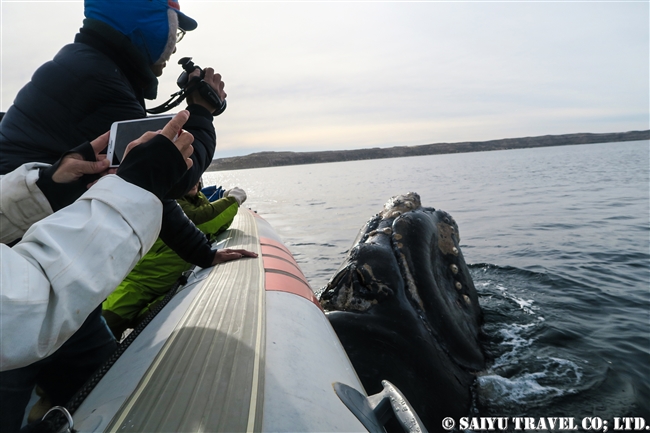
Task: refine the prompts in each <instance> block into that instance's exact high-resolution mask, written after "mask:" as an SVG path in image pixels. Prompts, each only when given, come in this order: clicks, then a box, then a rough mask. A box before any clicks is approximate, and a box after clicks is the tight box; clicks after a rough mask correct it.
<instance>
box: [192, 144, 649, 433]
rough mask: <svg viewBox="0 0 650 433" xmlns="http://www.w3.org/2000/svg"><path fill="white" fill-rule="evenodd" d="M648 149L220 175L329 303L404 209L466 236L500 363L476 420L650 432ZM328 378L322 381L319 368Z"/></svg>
mask: <svg viewBox="0 0 650 433" xmlns="http://www.w3.org/2000/svg"><path fill="white" fill-rule="evenodd" d="M649 148H650V143H649V142H648V141H637V142H624V143H605V144H589V145H577V146H562V147H547V148H535V149H522V150H505V151H492V152H479V153H465V154H450V155H432V156H420V157H411V158H397V159H383V160H372V161H353V162H341V163H332V164H318V165H303V166H289V167H274V168H263V169H250V170H239V171H225V172H219V173H217V172H211V173H206V174H205V175H204V180H205V181H206V184H217V185H223V186H224V187H226V188H230V187H233V186H239V187H241V188H244V189H245V190H246V192H247V194H248V200H247V202H246V203H245V206H247V207H249V208H251V209H253V210H256V211H257V212H258V213H259V214H260V215H262V216H263V217H264V218H265V219H266V220H267V221H269V222H270V223H271V224H272V225H273V226H274V227H275V229H276V230H277V232H278V233H279V234H280V236H281V237H282V238H283V239H284V241H285V242H286V244H287V246H288V247H289V249H290V250H291V251H292V252H293V254H294V256H295V258H296V260H297V261H298V263H299V264H300V266H301V268H302V270H303V272H304V273H305V275H306V276H307V278H308V280H309V281H310V283H311V285H312V288H313V289H314V291H315V292H316V293H317V294H320V292H321V291H322V288H323V287H324V286H325V285H326V284H327V281H328V280H329V278H330V277H332V276H333V275H334V273H335V272H336V270H337V269H338V267H339V266H340V265H341V264H342V263H343V260H344V258H345V255H346V253H347V251H348V249H349V248H350V247H351V246H352V242H353V240H354V238H355V237H356V234H357V232H358V230H359V229H360V228H361V227H362V226H363V224H364V223H365V222H366V221H367V220H368V219H369V218H370V217H372V216H373V215H375V214H376V213H377V212H379V211H380V210H381V209H382V206H383V204H384V203H385V202H386V201H387V200H388V199H389V198H390V197H391V196H394V195H398V194H403V193H406V192H408V191H415V192H417V193H419V194H420V196H421V198H422V204H423V205H424V206H430V207H435V208H437V209H443V210H445V211H447V212H449V213H450V214H451V215H452V216H453V217H454V219H455V220H456V221H457V223H458V226H459V229H460V235H461V249H462V252H463V255H464V257H465V260H466V261H467V263H468V265H469V266H470V270H471V273H472V278H473V279H474V284H475V286H476V288H477V290H478V292H479V300H480V303H481V306H482V308H483V310H484V313H485V325H484V331H485V333H486V335H487V346H486V351H487V353H488V354H489V355H490V357H491V358H492V361H491V362H490V364H489V366H488V368H487V369H486V370H485V371H483V372H481V373H480V375H479V377H478V382H477V401H478V404H477V413H475V414H473V415H474V416H506V417H515V416H529V417H549V416H565V417H574V418H575V419H576V422H577V423H580V421H581V420H582V419H583V418H584V417H600V418H601V419H603V420H609V426H610V430H611V429H612V419H613V418H614V417H625V416H633V417H644V418H645V422H646V423H648V424H650V179H649V174H650V156H649ZM314 368H318V366H314Z"/></svg>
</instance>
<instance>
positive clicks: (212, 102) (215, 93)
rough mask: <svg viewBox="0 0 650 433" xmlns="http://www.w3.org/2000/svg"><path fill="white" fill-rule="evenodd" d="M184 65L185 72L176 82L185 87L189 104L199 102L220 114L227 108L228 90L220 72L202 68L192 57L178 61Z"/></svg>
mask: <svg viewBox="0 0 650 433" xmlns="http://www.w3.org/2000/svg"><path fill="white" fill-rule="evenodd" d="M178 64H179V65H182V66H183V69H184V71H183V73H181V75H180V76H179V77H178V80H177V81H176V84H178V87H180V88H181V89H185V92H186V94H187V102H188V104H199V105H201V106H203V107H205V108H206V109H208V110H209V111H210V112H211V113H212V114H213V115H214V116H218V115H219V114H221V113H223V112H224V110H225V109H226V96H227V95H226V92H225V91H224V90H223V89H224V86H225V84H224V82H223V81H222V79H221V75H220V74H216V73H215V72H214V69H212V68H205V69H201V68H200V67H199V66H197V65H195V64H194V63H193V62H192V58H191V57H183V58H182V59H180V60H179V61H178Z"/></svg>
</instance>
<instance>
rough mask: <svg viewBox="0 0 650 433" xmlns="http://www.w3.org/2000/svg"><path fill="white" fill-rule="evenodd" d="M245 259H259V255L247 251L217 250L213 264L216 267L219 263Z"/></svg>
mask: <svg viewBox="0 0 650 433" xmlns="http://www.w3.org/2000/svg"><path fill="white" fill-rule="evenodd" d="M243 257H257V253H254V252H252V251H247V250H231V249H228V248H226V249H223V250H217V252H216V253H215V255H214V259H213V260H212V264H213V265H216V264H217V263H223V262H229V261H231V260H238V259H241V258H243Z"/></svg>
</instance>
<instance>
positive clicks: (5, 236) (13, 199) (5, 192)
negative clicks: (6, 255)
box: [0, 162, 52, 243]
mask: <svg viewBox="0 0 650 433" xmlns="http://www.w3.org/2000/svg"><path fill="white" fill-rule="evenodd" d="M40 167H49V164H41V163H33V162H30V163H29V164H23V165H21V166H20V167H18V168H17V169H15V170H14V171H12V172H11V173H9V174H6V175H4V176H0V242H2V243H9V242H12V241H14V240H16V239H18V238H20V237H21V236H22V235H23V234H24V233H25V232H26V231H27V229H28V228H30V227H31V225H32V224H34V223H35V222H36V221H40V220H42V219H43V218H45V217H46V216H48V215H51V214H52V207H51V206H50V203H49V202H48V201H47V199H46V198H45V196H44V195H43V193H42V192H41V190H40V189H39V188H38V187H37V186H36V181H37V180H38V169H39V168H40Z"/></svg>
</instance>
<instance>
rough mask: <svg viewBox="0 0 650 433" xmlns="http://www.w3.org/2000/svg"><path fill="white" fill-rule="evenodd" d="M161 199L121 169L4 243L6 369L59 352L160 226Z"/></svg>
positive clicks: (0, 280) (1, 321)
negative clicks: (13, 241) (11, 242)
mask: <svg viewBox="0 0 650 433" xmlns="http://www.w3.org/2000/svg"><path fill="white" fill-rule="evenodd" d="M161 219H162V204H161V202H160V201H159V200H158V199H157V198H156V197H155V196H154V195H153V194H151V193H149V192H148V191H145V190H144V189H141V188H139V187H137V186H135V185H132V184H130V183H128V182H125V181H124V180H122V179H121V178H119V177H118V176H115V175H109V176H105V177H103V178H102V179H100V181H99V182H98V183H97V184H96V185H94V186H93V187H92V188H90V189H89V190H88V191H87V192H86V193H85V194H84V195H83V196H81V198H80V199H79V200H77V201H76V202H75V203H73V204H72V205H70V206H68V207H66V208H64V209H61V210H60V211H59V212H56V213H54V214H52V215H50V216H49V217H47V218H45V219H43V220H41V221H40V222H37V223H35V224H34V225H33V226H32V227H31V228H30V229H29V230H28V231H27V232H26V233H25V234H24V236H23V239H22V240H21V241H20V242H19V243H18V244H16V245H15V246H14V247H13V248H9V247H7V246H6V245H4V244H3V245H0V248H1V250H0V262H1V265H2V275H1V276H0V348H1V350H0V371H4V370H10V369H14V368H18V367H22V366H25V365H29V364H31V363H33V362H35V361H37V360H39V359H42V358H44V357H46V356H48V355H50V354H52V353H53V352H54V351H55V350H56V349H58V348H59V347H60V346H61V345H62V344H63V343H64V342H65V341H66V340H67V339H68V338H70V337H71V336H72V334H74V332H75V331H76V330H77V329H79V327H80V326H81V325H82V324H83V322H84V320H85V319H86V317H87V316H88V315H89V314H90V313H91V312H92V311H93V310H94V309H95V308H96V307H97V306H98V305H100V304H101V303H102V301H103V300H104V298H106V296H108V295H109V294H110V293H111V292H112V291H113V290H114V289H115V287H117V285H118V284H119V283H120V282H121V281H122V280H123V279H124V277H125V276H126V275H127V274H128V273H129V272H130V271H131V269H133V267H134V266H135V264H136V263H137V261H138V260H139V259H140V258H141V257H142V256H143V255H144V254H145V253H146V252H147V251H148V250H149V249H150V248H151V246H152V245H153V243H154V241H155V240H156V238H157V237H158V234H159V232H160V225H161Z"/></svg>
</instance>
